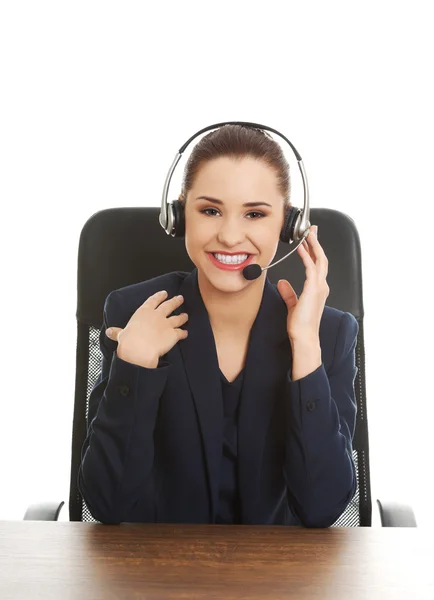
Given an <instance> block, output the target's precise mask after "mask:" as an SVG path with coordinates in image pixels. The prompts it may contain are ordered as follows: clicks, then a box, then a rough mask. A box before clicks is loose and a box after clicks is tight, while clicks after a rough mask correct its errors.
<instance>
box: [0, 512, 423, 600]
mask: <svg viewBox="0 0 434 600" xmlns="http://www.w3.org/2000/svg"><path fill="white" fill-rule="evenodd" d="M432 534H433V532H431V531H429V530H428V531H427V530H421V529H419V528H383V529H381V528H330V529H304V528H298V527H279V526H272V527H268V526H246V525H170V524H122V525H101V524H96V523H69V522H57V523H56V522H42V521H0V598H1V600H9V599H13V600H16V599H19V600H33V599H35V598H38V599H39V598H41V599H42V598H43V599H44V600H52V599H55V600H75V599H77V600H78V599H80V600H87V599H92V600H99V599H112V598H113V599H115V598H122V599H123V598H125V599H129V598H134V599H139V598H140V599H141V598H143V599H146V600H154V599H155V600H157V599H158V600H162V599H169V598H170V599H173V600H174V599H177V600H178V599H181V598H183V599H192V600H196V599H202V598H207V599H208V600H210V599H217V598H219V599H220V598H222V599H228V600H232V599H241V598H243V599H246V600H247V599H249V600H252V599H256V598H261V599H262V598H267V599H270V600H271V599H273V600H280V599H288V598H297V599H301V600H304V599H305V598H309V599H312V600H317V599H318V600H319V599H321V600H327V599H333V600H341V599H344V598H345V599H346V600H347V599H351V600H359V599H360V600H361V599H363V600H367V599H373V600H376V599H379V600H380V599H381V600H388V599H394V600H395V599H398V598H399V599H401V598H402V599H404V598H405V599H406V600H409V599H410V600H416V599H419V598H420V599H422V598H423V599H426V600H433V599H434V575H433V573H434V544H433V535H432Z"/></svg>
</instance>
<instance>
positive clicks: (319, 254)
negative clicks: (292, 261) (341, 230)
mask: <svg viewBox="0 0 434 600" xmlns="http://www.w3.org/2000/svg"><path fill="white" fill-rule="evenodd" d="M308 241H309V244H310V246H307V245H305V242H303V243H302V244H300V246H299V248H300V249H301V252H300V253H299V254H300V257H301V259H302V260H303V263H304V265H305V267H306V276H307V277H314V276H318V275H319V276H321V277H324V278H325V277H327V273H328V260H327V257H326V255H325V253H324V250H323V249H322V247H321V244H320V243H319V242H318V239H317V237H316V236H315V234H314V233H313V231H311V232H309V235H308ZM306 246H307V247H308V248H309V250H307V249H306Z"/></svg>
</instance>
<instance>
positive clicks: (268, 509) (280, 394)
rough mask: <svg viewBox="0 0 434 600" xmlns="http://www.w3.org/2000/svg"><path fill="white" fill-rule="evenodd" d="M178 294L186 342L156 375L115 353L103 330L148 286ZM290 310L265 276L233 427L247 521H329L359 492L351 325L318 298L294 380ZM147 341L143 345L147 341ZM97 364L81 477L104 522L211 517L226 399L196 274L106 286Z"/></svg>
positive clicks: (130, 309) (119, 322) (347, 316)
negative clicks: (309, 355)
mask: <svg viewBox="0 0 434 600" xmlns="http://www.w3.org/2000/svg"><path fill="white" fill-rule="evenodd" d="M163 289H164V290H167V292H168V298H171V297H172V296H174V295H176V294H182V295H183V296H184V302H183V304H182V305H181V306H180V307H179V308H178V309H176V310H175V311H174V313H172V314H180V313H181V312H187V313H188V315H189V320H188V321H187V323H186V324H185V326H183V327H184V328H186V329H188V337H187V338H186V339H185V340H181V341H180V342H178V343H177V344H175V346H174V347H173V348H172V349H171V350H170V351H169V352H168V353H167V354H166V355H164V356H163V357H162V358H161V359H160V361H159V363H158V367H157V368H155V369H152V368H145V367H140V366H138V365H134V364H131V363H128V362H126V361H123V360H122V359H120V358H119V357H118V356H117V353H116V348H117V342H114V341H113V340H110V339H109V338H108V337H107V336H106V335H105V331H106V329H107V328H108V327H109V326H115V327H122V328H123V327H125V326H126V324H127V323H128V321H129V319H130V317H131V316H132V314H133V313H134V312H135V311H136V310H137V308H138V307H139V306H140V305H141V304H142V303H143V302H144V301H145V300H146V299H147V298H148V297H149V296H151V295H152V294H154V293H155V292H157V291H159V290H163ZM286 322H287V308H286V305H285V303H284V301H283V299H282V298H281V296H280V294H279V292H278V290H277V287H276V285H274V284H272V283H271V282H270V280H269V279H266V281H265V286H264V292H263V297H262V301H261V305H260V308H259V311H258V315H257V317H256V320H255V322H254V324H253V327H252V330H251V336H250V340H249V346H248V352H247V358H246V365H245V371H244V385H243V390H242V394H241V399H240V409H239V424H238V473H239V474H238V487H239V494H240V503H241V520H242V521H241V522H242V523H245V524H266V525H302V526H306V527H329V526H330V525H332V524H333V523H334V522H335V520H336V519H337V518H338V517H339V516H340V515H341V514H342V512H343V511H344V510H345V508H346V507H347V505H348V504H349V502H350V500H351V499H352V497H353V496H354V494H355V491H356V486H357V478H356V472H355V467H354V463H353V458H352V439H353V435H354V429H355V419H356V410H357V406H356V401H355V391H354V379H355V377H356V374H357V367H356V365H355V346H356V342H357V334H358V329H359V326H358V323H357V321H356V319H355V318H354V316H353V315H352V314H351V313H348V312H343V311H339V310H337V309H335V308H332V307H328V306H325V307H324V311H323V315H322V318H321V324H320V332H319V334H320V345H321V351H322V364H321V366H319V367H318V368H317V369H316V370H315V371H313V372H312V373H309V374H308V375H306V376H305V377H303V378H301V379H299V380H297V381H292V380H291V371H292V354H291V344H290V341H289V338H288V334H287V329H286ZM144 343H146V341H145V340H144ZM100 348H101V351H102V355H103V358H102V370H101V374H100V375H99V377H98V380H97V382H96V384H95V386H94V387H93V389H92V392H91V394H90V399H89V413H88V420H87V424H88V430H87V436H86V440H85V442H84V445H83V449H82V456H81V459H82V460H81V465H80V469H79V474H78V485H79V489H80V492H81V494H82V496H83V498H84V500H85V501H86V504H87V506H88V508H89V510H90V512H91V513H92V515H93V516H94V518H95V519H97V520H98V521H101V522H103V523H121V522H166V523H214V522H215V517H216V511H217V510H218V500H219V485H220V482H219V477H220V466H221V460H222V445H223V429H224V415H223V401H222V391H221V382H220V372H219V365H218V359H217V352H216V347H215V342H214V336H213V332H212V329H211V325H210V322H209V318H208V313H207V311H206V308H205V305H204V303H203V301H202V297H201V295H200V291H199V286H198V280H197V269H194V270H193V271H192V273H185V272H173V273H168V274H165V275H161V276H159V277H156V278H154V279H150V280H148V281H144V282H141V283H137V284H134V285H130V286H127V287H124V288H121V289H119V290H115V291H113V292H111V293H110V294H109V295H108V297H107V299H106V302H105V306H104V321H103V326H102V329H101V334H100Z"/></svg>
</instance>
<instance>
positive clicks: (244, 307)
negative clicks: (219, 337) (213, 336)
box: [198, 272, 265, 334]
mask: <svg viewBox="0 0 434 600" xmlns="http://www.w3.org/2000/svg"><path fill="white" fill-rule="evenodd" d="M198 284H199V290H200V294H201V296H202V300H203V303H204V305H205V308H206V310H207V312H208V317H209V320H210V323H211V327H212V329H213V331H214V333H220V334H225V333H231V334H233V333H234V332H236V333H248V332H250V329H251V327H252V325H253V323H254V322H255V319H256V316H257V314H258V311H259V307H260V305H261V301H262V296H263V293H264V285H265V277H260V278H259V279H257V280H256V281H255V282H254V283H253V284H251V285H249V286H248V287H247V288H245V289H244V290H241V291H239V292H220V291H219V290H216V288H215V287H213V286H212V285H211V284H210V282H209V281H208V280H207V279H205V278H204V277H201V274H200V272H199V273H198Z"/></svg>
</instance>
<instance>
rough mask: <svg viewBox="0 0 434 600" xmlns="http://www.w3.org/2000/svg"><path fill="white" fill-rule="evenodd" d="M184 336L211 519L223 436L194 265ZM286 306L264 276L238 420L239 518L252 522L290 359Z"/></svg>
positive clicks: (187, 284)
mask: <svg viewBox="0 0 434 600" xmlns="http://www.w3.org/2000/svg"><path fill="white" fill-rule="evenodd" d="M178 293H179V294H182V295H183V296H184V303H183V304H182V305H181V307H180V308H179V309H177V311H176V313H180V312H187V313H188V315H189V320H188V321H187V324H186V325H185V328H186V329H188V337H187V338H186V339H185V340H182V341H181V342H180V343H179V347H180V351H181V355H182V358H183V361H184V366H185V369H186V373H187V377H188V381H189V384H190V387H191V391H192V395H193V399H194V403H195V406H196V410H197V414H198V419H199V426H200V428H201V432H202V436H203V445H204V450H205V459H206V465H207V470H208V483H209V489H210V496H211V506H212V522H215V517H216V512H217V510H218V502H219V490H220V468H221V459H222V445H223V435H224V415H223V398H222V391H221V381H220V371H219V364H218V357H217V350H216V345H215V340H214V335H213V331H212V328H211V324H210V321H209V317H208V313H207V310H206V308H205V305H204V303H203V300H202V297H201V294H200V290H199V284H198V278H197V269H194V270H193V271H192V273H190V274H189V275H188V276H187V277H186V278H185V279H184V281H183V283H182V284H181V286H180V289H179V292H178ZM286 318H287V309H286V305H285V303H284V301H283V300H282V298H281V296H280V294H279V292H278V291H277V289H276V286H275V285H274V284H272V283H271V282H270V281H269V279H268V278H267V279H266V281H265V285H264V292H263V296H262V301H261V304H260V307H259V311H258V314H257V317H256V320H255V322H254V324H253V326H252V329H251V333H250V340H249V346H248V351H247V358H246V365H245V370H244V381H243V389H242V393H241V398H240V408H239V419H238V483H239V491H240V501H241V514H242V522H243V523H252V522H254V515H255V506H256V499H257V493H256V489H257V485H258V475H259V473H260V466H261V456H262V451H263V446H264V442H265V436H266V433H267V430H268V426H269V423H270V419H271V416H272V414H273V409H274V408H275V406H274V405H275V401H276V399H277V397H278V395H279V391H280V390H281V389H282V385H284V382H285V379H286V375H287V372H288V369H289V368H290V365H291V364H292V356H291V345H290V343H289V339H288V335H287V330H286Z"/></svg>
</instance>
